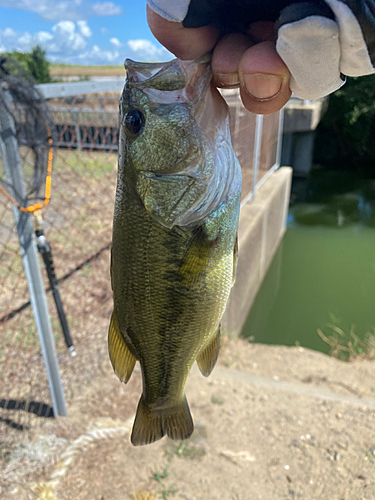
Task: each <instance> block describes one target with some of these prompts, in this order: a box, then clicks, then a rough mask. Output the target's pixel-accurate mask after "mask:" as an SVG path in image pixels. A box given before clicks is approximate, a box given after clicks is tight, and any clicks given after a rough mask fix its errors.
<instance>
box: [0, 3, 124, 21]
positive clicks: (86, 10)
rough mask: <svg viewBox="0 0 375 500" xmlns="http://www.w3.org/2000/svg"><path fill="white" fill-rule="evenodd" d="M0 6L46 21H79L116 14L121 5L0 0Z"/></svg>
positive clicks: (120, 11)
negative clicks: (27, 12) (29, 13)
mask: <svg viewBox="0 0 375 500" xmlns="http://www.w3.org/2000/svg"><path fill="white" fill-rule="evenodd" d="M0 7H11V8H13V9H20V10H27V11H30V12H35V13H36V14H39V15H40V16H41V17H42V18H43V19H44V20H46V21H80V20H85V19H89V18H90V17H92V16H118V15H120V14H121V13H122V7H121V5H117V4H115V3H114V2H96V3H95V4H94V5H92V4H91V3H89V2H88V0H86V1H84V2H82V1H81V0H12V1H11V0H0Z"/></svg>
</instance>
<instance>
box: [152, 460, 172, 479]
mask: <svg viewBox="0 0 375 500" xmlns="http://www.w3.org/2000/svg"><path fill="white" fill-rule="evenodd" d="M168 474H169V465H168V464H167V465H166V466H165V467H164V470H163V472H158V471H155V472H154V473H153V475H152V476H151V477H152V479H154V480H155V481H157V482H158V483H161V480H162V479H165V478H166V477H168Z"/></svg>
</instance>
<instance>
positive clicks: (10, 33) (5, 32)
mask: <svg viewBox="0 0 375 500" xmlns="http://www.w3.org/2000/svg"><path fill="white" fill-rule="evenodd" d="M0 32H1V34H2V36H5V37H6V38H7V37H11V36H16V35H17V33H16V32H15V31H14V30H13V29H12V28H5V30H3V31H1V30H0Z"/></svg>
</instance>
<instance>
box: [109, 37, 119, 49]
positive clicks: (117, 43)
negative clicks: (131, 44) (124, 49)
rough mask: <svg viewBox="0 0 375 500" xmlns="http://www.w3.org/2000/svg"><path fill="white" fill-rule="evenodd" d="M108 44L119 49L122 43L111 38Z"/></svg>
mask: <svg viewBox="0 0 375 500" xmlns="http://www.w3.org/2000/svg"><path fill="white" fill-rule="evenodd" d="M110 42H111V44H112V45H113V46H114V47H121V45H122V43H121V42H120V40H119V39H118V38H111V39H110Z"/></svg>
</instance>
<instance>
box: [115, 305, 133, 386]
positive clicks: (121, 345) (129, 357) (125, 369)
mask: <svg viewBox="0 0 375 500" xmlns="http://www.w3.org/2000/svg"><path fill="white" fill-rule="evenodd" d="M108 351H109V358H110V360H111V363H112V366H113V369H114V371H115V373H116V375H117V376H118V378H119V379H120V380H121V382H125V384H126V383H127V382H128V381H129V379H130V377H131V374H132V372H133V369H134V365H135V362H136V359H135V357H134V356H133V354H132V353H131V352H130V351H129V348H128V346H127V345H126V343H125V340H124V337H123V336H122V334H121V332H120V327H119V324H118V320H117V315H116V311H113V313H112V317H111V322H110V325H109V331H108Z"/></svg>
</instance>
